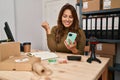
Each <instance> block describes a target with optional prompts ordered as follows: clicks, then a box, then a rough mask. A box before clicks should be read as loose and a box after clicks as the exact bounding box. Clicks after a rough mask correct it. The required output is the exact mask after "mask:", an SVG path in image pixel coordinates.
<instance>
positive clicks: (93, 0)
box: [77, 0, 102, 12]
mask: <svg viewBox="0 0 120 80" xmlns="http://www.w3.org/2000/svg"><path fill="white" fill-rule="evenodd" d="M79 1H80V0H77V3H78V4H79ZM101 3H102V0H83V9H82V11H83V12H88V11H98V10H101V9H102V4H101Z"/></svg>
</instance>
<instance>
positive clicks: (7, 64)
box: [0, 55, 41, 71]
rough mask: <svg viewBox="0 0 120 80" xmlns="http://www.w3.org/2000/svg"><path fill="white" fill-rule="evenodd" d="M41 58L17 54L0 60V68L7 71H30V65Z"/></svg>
mask: <svg viewBox="0 0 120 80" xmlns="http://www.w3.org/2000/svg"><path fill="white" fill-rule="evenodd" d="M40 61H41V59H40V58H37V57H34V56H31V57H29V56H25V55H23V56H17V57H11V58H8V59H6V60H4V61H1V62H0V70H9V71H31V70H32V65H33V63H35V62H40Z"/></svg>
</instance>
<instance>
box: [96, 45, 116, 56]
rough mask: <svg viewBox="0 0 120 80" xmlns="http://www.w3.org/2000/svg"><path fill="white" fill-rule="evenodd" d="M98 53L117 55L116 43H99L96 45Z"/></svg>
mask: <svg viewBox="0 0 120 80" xmlns="http://www.w3.org/2000/svg"><path fill="white" fill-rule="evenodd" d="M95 53H96V54H106V55H115V53H116V45H115V44H110V43H99V44H97V45H96V51H95Z"/></svg>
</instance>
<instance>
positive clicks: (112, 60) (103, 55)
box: [96, 53, 114, 66]
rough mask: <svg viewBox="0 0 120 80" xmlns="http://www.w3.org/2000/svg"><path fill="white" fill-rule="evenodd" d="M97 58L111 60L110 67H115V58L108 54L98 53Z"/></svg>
mask: <svg viewBox="0 0 120 80" xmlns="http://www.w3.org/2000/svg"><path fill="white" fill-rule="evenodd" d="M96 56H100V57H105V58H110V60H109V62H108V66H113V63H114V56H113V55H106V54H98V53H97V54H96Z"/></svg>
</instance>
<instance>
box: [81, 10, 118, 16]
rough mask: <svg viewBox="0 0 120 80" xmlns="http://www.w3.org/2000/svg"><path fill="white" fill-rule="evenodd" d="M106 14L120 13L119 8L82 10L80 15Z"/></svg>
mask: <svg viewBox="0 0 120 80" xmlns="http://www.w3.org/2000/svg"><path fill="white" fill-rule="evenodd" d="M106 14H120V8H116V9H107V10H99V11H90V12H83V13H82V15H85V16H90V15H106Z"/></svg>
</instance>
